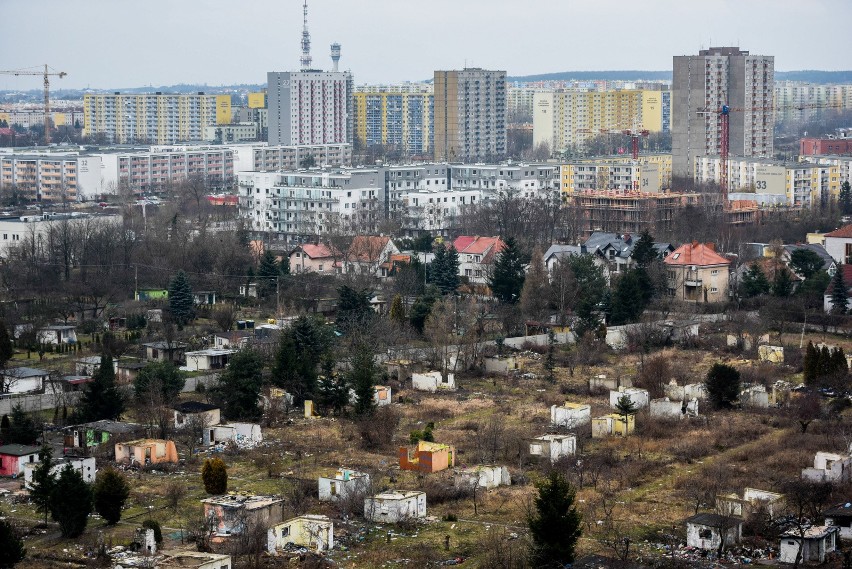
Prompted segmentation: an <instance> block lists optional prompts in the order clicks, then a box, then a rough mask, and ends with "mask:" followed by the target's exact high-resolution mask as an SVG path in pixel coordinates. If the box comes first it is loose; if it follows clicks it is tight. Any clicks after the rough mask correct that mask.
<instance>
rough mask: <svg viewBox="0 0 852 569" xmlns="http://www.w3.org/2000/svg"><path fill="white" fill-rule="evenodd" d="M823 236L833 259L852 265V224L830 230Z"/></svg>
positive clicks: (827, 251) (827, 250)
mask: <svg viewBox="0 0 852 569" xmlns="http://www.w3.org/2000/svg"><path fill="white" fill-rule="evenodd" d="M823 238H824V239H825V251H826V253H828V254H829V255H831V258H832V259H834V260H835V261H837V262H838V263H840V264H843V265H852V225H844V226H843V227H841V228H840V229H835V230H834V231H830V232H829V233H826V234H825V235H824V236H823ZM843 276H846V275H843ZM844 282H846V281H844Z"/></svg>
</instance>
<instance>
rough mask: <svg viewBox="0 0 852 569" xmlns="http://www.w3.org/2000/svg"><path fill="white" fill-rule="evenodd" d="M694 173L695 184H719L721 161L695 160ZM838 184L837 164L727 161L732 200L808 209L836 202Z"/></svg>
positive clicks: (698, 157)
mask: <svg viewBox="0 0 852 569" xmlns="http://www.w3.org/2000/svg"><path fill="white" fill-rule="evenodd" d="M694 169H695V177H694V179H695V182H696V183H699V184H708V183H714V184H718V183H719V180H720V174H721V160H720V158H719V157H718V156H697V157H696V158H695V167H694ZM840 183H841V177H840V166H839V165H836V164H831V163H823V164H819V163H813V164H812V163H806V162H791V163H784V162H776V161H772V160H760V159H756V158H729V159H728V184H729V186H730V198H731V199H732V200H735V199H737V200H753V201H756V202H758V203H759V204H761V205H785V206H797V207H811V206H815V205H820V204H826V203H828V202H829V201H830V200H836V199H837V198H838V196H839V194H840Z"/></svg>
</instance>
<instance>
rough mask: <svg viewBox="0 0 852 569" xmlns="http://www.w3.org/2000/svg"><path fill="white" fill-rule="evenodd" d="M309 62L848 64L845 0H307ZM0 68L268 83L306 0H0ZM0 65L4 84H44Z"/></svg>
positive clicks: (290, 57)
mask: <svg viewBox="0 0 852 569" xmlns="http://www.w3.org/2000/svg"><path fill="white" fill-rule="evenodd" d="M308 9H309V13H308V26H309V29H310V32H311V40H312V50H311V51H312V55H313V57H314V67H322V68H326V69H327V68H329V67H330V65H331V64H330V60H329V56H328V53H329V44H330V43H332V42H334V41H337V42H340V43H341V44H342V48H343V57H342V59H341V68H343V69H350V70H351V71H352V72H353V73H354V74H355V82H356V83H358V84H360V83H383V82H397V81H406V80H411V81H413V80H421V79H426V78H429V77H431V76H432V72H433V70H435V69H459V68H462V67H463V66H464V65H465V64H467V66H469V67H473V66H475V67H484V68H487V69H505V70H506V71H507V72H508V73H509V75H528V74H533V73H549V72H558V71H568V70H571V71H574V70H600V69H603V70H623V69H647V70H671V65H672V59H671V58H672V56H673V55H685V54H693V53H697V51H698V50H699V49H701V48H702V47H708V46H709V45H710V44H711V42H712V44H713V45H739V46H740V47H741V48H742V49H746V50H749V51H751V53H755V54H761V55H774V56H775V66H776V69H777V70H780V71H789V70H799V69H824V70H841V69H849V68H852V61H850V59H849V55H848V53H849V50H848V49H846V48H844V47H843V46H848V45H849V42H850V41H852V40H850V34H849V29H848V26H849V23H850V22H852V1H850V0H706V1H703V2H702V1H698V0H585V1H582V2H580V1H575V0H418V1H415V0H309V7H308ZM0 14H2V15H3V16H5V17H4V18H3V20H4V21H5V22H6V24H5V25H4V26H3V31H2V33H0V69H20V68H24V67H29V66H33V65H38V64H44V63H47V64H49V65H51V66H52V67H54V68H56V69H58V70H62V71H66V72H67V73H68V76H67V77H66V78H64V79H63V80H62V81H61V82H59V81H57V82H55V83H53V85H55V88H56V87H60V86H61V87H66V88H80V87H92V88H104V89H106V88H119V87H135V86H146V85H155V86H158V85H170V84H175V83H202V84H204V83H206V84H209V85H221V84H234V83H265V82H266V72H267V71H273V70H274V71H287V70H292V69H296V68H297V67H298V65H299V55H300V43H299V42H300V38H301V29H302V1H301V0H227V1H226V0H132V1H131V0H77V1H61V0H0ZM39 87H40V83H39V81H38V79H37V78H34V77H27V78H15V77H8V76H3V75H0V89H21V90H25V89H33V88H39Z"/></svg>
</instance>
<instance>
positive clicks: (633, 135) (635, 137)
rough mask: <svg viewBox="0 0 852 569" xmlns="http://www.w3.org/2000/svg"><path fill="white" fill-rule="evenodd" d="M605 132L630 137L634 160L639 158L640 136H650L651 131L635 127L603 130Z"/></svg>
mask: <svg viewBox="0 0 852 569" xmlns="http://www.w3.org/2000/svg"><path fill="white" fill-rule="evenodd" d="M601 133H603V134H623V135H624V136H629V137H630V150H631V154H632V155H633V160H639V137H640V136H648V135H649V134H651V133H650V131H648V130H640V129H637V128H633V129H629V128H628V129H624V130H602V131H601Z"/></svg>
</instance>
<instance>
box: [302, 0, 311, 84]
mask: <svg viewBox="0 0 852 569" xmlns="http://www.w3.org/2000/svg"><path fill="white" fill-rule="evenodd" d="M301 62H302V71H307V70H309V69H310V68H311V34H310V33H308V0H305V4H304V7H303V24H302V59H301Z"/></svg>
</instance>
